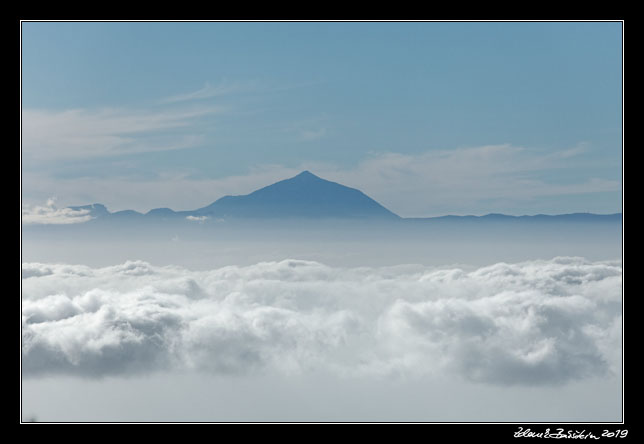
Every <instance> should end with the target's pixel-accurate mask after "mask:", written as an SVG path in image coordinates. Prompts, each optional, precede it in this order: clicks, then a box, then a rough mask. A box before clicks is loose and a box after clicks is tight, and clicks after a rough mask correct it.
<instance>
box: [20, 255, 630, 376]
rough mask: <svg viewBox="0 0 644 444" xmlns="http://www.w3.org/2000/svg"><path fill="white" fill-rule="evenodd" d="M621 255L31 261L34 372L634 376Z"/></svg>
mask: <svg viewBox="0 0 644 444" xmlns="http://www.w3.org/2000/svg"><path fill="white" fill-rule="evenodd" d="M621 273H622V268H621V263H619V262H589V261H586V260H584V259H581V258H555V259H553V260H550V261H532V262H523V263H518V264H505V263H499V264H495V265H491V266H487V267H483V268H480V269H477V270H473V271H466V270H462V269H457V268H427V267H423V266H398V267H384V268H332V267H328V266H326V265H323V264H320V263H317V262H312V261H302V260H284V261H281V262H263V263H258V264H255V265H251V266H247V267H238V266H229V267H223V268H219V269H214V270H209V271H191V270H187V269H183V268H179V267H174V266H168V267H156V266H153V265H150V264H148V263H145V262H141V261H129V262H126V263H125V264H120V265H117V266H112V267H105V268H90V267H86V266H81V265H61V264H40V263H25V264H23V282H22V287H23V301H22V316H23V321H22V329H23V333H22V338H23V360H22V365H23V372H24V374H25V375H37V374H44V373H66V374H78V375H83V376H90V377H97V376H104V375H115V374H131V373H134V372H148V371H156V370H163V369H170V368H180V369H196V370H200V371H206V372H214V373H219V374H235V375H239V374H248V373H254V372H264V371H278V372H282V373H286V374H289V373H290V374H292V373H302V372H308V371H315V370H318V369H323V370H325V371H331V372H335V373H337V374H341V375H342V374H344V375H356V374H358V375H365V376H367V375H370V376H372V377H392V376H398V377H422V376H426V375H428V374H431V373H436V372H438V373H441V372H450V373H451V374H456V375H458V376H460V377H462V378H464V379H467V380H471V381H478V382H481V383H489V384H500V385H510V384H521V385H553V384H562V383H566V382H568V381H572V380H577V379H580V378H585V377H591V376H602V375H607V374H609V373H611V372H613V373H615V372H619V371H620V370H619V365H620V361H621V351H620V350H621V282H622V278H621Z"/></svg>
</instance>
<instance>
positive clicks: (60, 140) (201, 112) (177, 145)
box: [22, 107, 222, 161]
mask: <svg viewBox="0 0 644 444" xmlns="http://www.w3.org/2000/svg"><path fill="white" fill-rule="evenodd" d="M219 112H222V108H218V107H201V108H193V109H188V110H160V111H157V110H141V111H133V110H128V109H98V110H89V109H72V110H63V111H44V110H31V109H25V110H23V111H22V152H23V158H24V159H26V160H46V161H52V160H65V159H83V158H89V157H96V156H111V155H119V154H133V153H140V152H153V151H166V150H174V149H182V148H187V147H190V146H194V145H195V144H197V143H200V142H201V141H202V139H201V138H200V135H199V134H198V133H196V132H195V131H194V129H192V128H191V127H192V126H193V125H194V122H195V121H196V120H198V119H200V118H203V117H205V116H208V115H212V114H215V113H219ZM178 129H181V130H183V131H182V132H180V133H178V134H171V135H166V136H163V137H161V136H159V134H158V133H159V132H163V131H165V132H167V131H169V130H178Z"/></svg>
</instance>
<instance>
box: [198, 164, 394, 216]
mask: <svg viewBox="0 0 644 444" xmlns="http://www.w3.org/2000/svg"><path fill="white" fill-rule="evenodd" d="M196 212H198V213H199V214H204V215H213V216H217V217H255V218H288V217H295V218H387V219H398V218H399V216H398V215H396V214H394V213H392V212H391V211H389V210H388V209H386V208H385V207H383V206H382V205H380V204H379V203H378V202H376V201H374V200H373V199H371V198H370V197H369V196H367V195H365V194H364V193H362V192H361V191H359V190H357V189H355V188H349V187H346V186H344V185H341V184H339V183H336V182H331V181H329V180H326V179H322V178H321V177H318V176H316V175H315V174H313V173H311V172H310V171H308V170H304V171H302V172H301V173H299V174H298V175H296V176H294V177H291V178H290V179H285V180H281V181H279V182H276V183H274V184H272V185H268V186H266V187H264V188H260V189H258V190H255V191H253V192H252V193H250V194H247V195H244V196H224V197H222V198H221V199H219V200H217V201H215V202H213V203H212V204H210V205H208V206H207V207H203V208H200V209H198V210H196Z"/></svg>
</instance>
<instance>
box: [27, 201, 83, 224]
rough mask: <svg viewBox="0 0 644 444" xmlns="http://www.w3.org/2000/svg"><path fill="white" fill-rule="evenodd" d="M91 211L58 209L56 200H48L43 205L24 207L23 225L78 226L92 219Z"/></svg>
mask: <svg viewBox="0 0 644 444" xmlns="http://www.w3.org/2000/svg"><path fill="white" fill-rule="evenodd" d="M89 213H90V211H89V210H72V209H71V208H57V207H56V205H55V199H54V198H50V199H47V203H46V204H45V205H44V206H43V205H23V206H22V223H23V224H28V225H31V224H50V225H60V224H78V223H82V222H87V221H89V220H91V219H92V216H91V215H90V214H89Z"/></svg>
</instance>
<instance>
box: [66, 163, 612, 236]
mask: <svg viewBox="0 0 644 444" xmlns="http://www.w3.org/2000/svg"><path fill="white" fill-rule="evenodd" d="M69 208H70V209H72V210H84V211H86V212H87V213H88V214H89V215H90V216H92V218H93V220H104V221H119V220H120V221H123V222H127V221H132V222H134V221H145V220H149V221H163V220H186V219H189V220H193V221H194V220H197V221H203V220H207V219H211V220H215V221H218V220H222V219H223V220H229V219H233V220H234V219H246V220H254V219H255V220H263V219H309V220H318V219H345V220H346V219H351V220H377V221H378V220H384V221H387V220H390V221H406V222H408V223H412V224H417V223H425V222H429V223H442V222H445V223H453V222H459V223H469V222H475V223H501V222H503V223H505V222H509V223H514V222H519V221H526V222H549V221H552V222H578V223H594V222H606V221H614V222H620V221H621V219H622V214H621V213H616V214H605V215H604V214H591V213H573V214H560V215H544V214H537V215H534V216H510V215H505V214H497V213H491V214H487V215H484V216H451V215H447V216H438V217H429V218H401V217H400V216H398V215H397V214H395V213H393V212H391V211H390V210H388V209H387V208H385V207H383V206H382V205H380V204H379V203H378V202H376V201H375V200H373V199H372V198H370V197H369V196H367V195H366V194H364V193H363V192H362V191H360V190H357V189H355V188H350V187H347V186H344V185H341V184H339V183H336V182H331V181H329V180H325V179H322V178H320V177H318V176H316V175H315V174H313V173H311V172H310V171H303V172H301V173H300V174H298V175H297V176H294V177H291V178H290V179H285V180H281V181H279V182H276V183H274V184H272V185H268V186H266V187H264V188H260V189H258V190H256V191H253V192H252V193H250V194H246V195H242V196H224V197H222V198H220V199H218V200H216V201H215V202H213V203H211V204H210V205H208V206H205V207H202V208H199V209H196V210H191V211H173V210H171V209H170V208H155V209H152V210H150V211H148V212H147V213H145V214H143V213H139V212H137V211H133V210H122V211H117V212H114V213H111V212H110V211H108V210H107V208H106V207H105V206H104V205H102V204H99V203H94V204H91V205H83V206H74V207H69Z"/></svg>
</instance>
